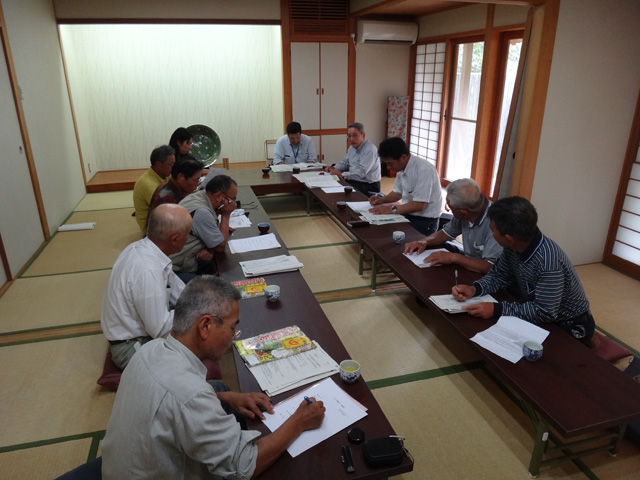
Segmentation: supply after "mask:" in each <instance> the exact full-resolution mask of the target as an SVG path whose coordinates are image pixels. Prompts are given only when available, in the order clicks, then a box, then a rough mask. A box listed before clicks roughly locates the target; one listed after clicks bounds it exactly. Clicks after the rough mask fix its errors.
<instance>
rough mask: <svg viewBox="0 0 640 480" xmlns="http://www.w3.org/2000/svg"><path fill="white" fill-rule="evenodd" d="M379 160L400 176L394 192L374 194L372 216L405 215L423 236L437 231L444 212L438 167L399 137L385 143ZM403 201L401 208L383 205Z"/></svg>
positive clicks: (382, 145) (394, 186)
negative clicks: (413, 150)
mask: <svg viewBox="0 0 640 480" xmlns="http://www.w3.org/2000/svg"><path fill="white" fill-rule="evenodd" d="M378 154H379V155H380V160H382V161H383V162H384V163H385V164H386V165H387V166H388V167H389V168H392V169H393V170H395V171H396V172H398V175H397V177H396V181H395V183H394V184H393V191H392V192H390V193H387V194H386V195H384V196H383V197H380V196H378V195H372V196H371V197H369V203H371V205H373V208H372V209H370V210H369V211H370V212H371V213H380V214H391V213H393V214H396V213H398V214H402V215H404V216H405V217H407V219H409V223H410V225H411V226H412V227H413V228H415V229H416V230H418V231H419V232H421V233H422V234H424V235H431V234H432V233H434V232H435V231H436V230H438V221H439V220H440V213H441V210H442V191H441V189H440V177H438V172H437V171H436V169H435V167H434V166H433V165H431V163H429V162H428V161H427V160H425V159H424V158H420V157H418V156H416V155H412V154H411V153H409V147H407V144H406V143H404V140H402V139H401V138H400V137H392V138H387V139H386V140H383V141H382V143H381V144H380V148H379V149H378ZM398 200H402V205H398V206H396V205H393V206H392V205H384V204H387V203H394V202H397V201H398Z"/></svg>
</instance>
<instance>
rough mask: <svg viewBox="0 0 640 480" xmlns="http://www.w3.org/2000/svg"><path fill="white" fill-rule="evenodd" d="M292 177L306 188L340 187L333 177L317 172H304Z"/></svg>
mask: <svg viewBox="0 0 640 480" xmlns="http://www.w3.org/2000/svg"><path fill="white" fill-rule="evenodd" d="M292 176H293V177H295V178H297V179H298V181H300V182H302V183H304V184H305V185H306V186H307V188H326V187H342V188H344V186H342V185H341V184H340V183H339V182H338V181H337V177H335V176H333V175H328V174H324V175H321V174H320V173H318V172H305V173H294V174H293V175H292Z"/></svg>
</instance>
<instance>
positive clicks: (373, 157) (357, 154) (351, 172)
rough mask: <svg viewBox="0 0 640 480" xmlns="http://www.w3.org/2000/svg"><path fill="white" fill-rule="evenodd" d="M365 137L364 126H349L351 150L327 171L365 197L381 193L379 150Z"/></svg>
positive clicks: (356, 124) (353, 124)
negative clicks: (342, 179) (343, 180)
mask: <svg viewBox="0 0 640 480" xmlns="http://www.w3.org/2000/svg"><path fill="white" fill-rule="evenodd" d="M365 137H366V135H365V133H364V126H363V125H362V124H361V123H352V124H351V125H349V127H347V138H348V140H349V145H350V146H349V150H347V154H346V155H345V156H344V158H343V159H342V160H340V161H339V162H338V163H336V164H335V165H332V166H331V167H327V171H328V172H329V173H330V174H331V175H338V176H339V177H340V178H344V179H345V180H346V181H347V182H349V183H350V184H351V185H352V186H353V187H354V188H357V189H358V190H360V191H361V192H362V193H364V194H365V195H370V194H371V192H373V193H377V192H379V191H380V178H381V175H380V160H379V159H378V149H377V148H376V146H375V145H374V144H372V143H371V142H369V140H367V139H366V138H365Z"/></svg>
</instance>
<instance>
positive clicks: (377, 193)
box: [367, 192, 384, 197]
mask: <svg viewBox="0 0 640 480" xmlns="http://www.w3.org/2000/svg"><path fill="white" fill-rule="evenodd" d="M367 193H368V194H369V196H371V195H374V196H376V197H384V193H382V192H367Z"/></svg>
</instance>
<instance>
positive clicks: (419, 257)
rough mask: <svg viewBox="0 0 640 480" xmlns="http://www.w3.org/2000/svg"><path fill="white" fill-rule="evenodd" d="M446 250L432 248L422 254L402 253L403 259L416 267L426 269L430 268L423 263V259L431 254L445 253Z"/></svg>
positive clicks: (428, 264)
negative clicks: (405, 258) (406, 259)
mask: <svg viewBox="0 0 640 480" xmlns="http://www.w3.org/2000/svg"><path fill="white" fill-rule="evenodd" d="M446 251H448V250H447V249H446V248H433V249H431V250H425V251H424V252H422V253H403V255H404V256H405V257H407V258H408V259H409V260H411V261H412V262H413V264H414V265H415V266H416V267H420V268H427V267H430V266H431V264H430V263H424V259H425V258H427V257H428V256H429V255H431V254H432V253H433V252H446Z"/></svg>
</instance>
